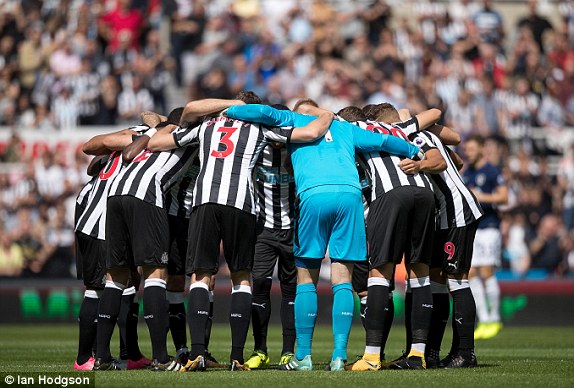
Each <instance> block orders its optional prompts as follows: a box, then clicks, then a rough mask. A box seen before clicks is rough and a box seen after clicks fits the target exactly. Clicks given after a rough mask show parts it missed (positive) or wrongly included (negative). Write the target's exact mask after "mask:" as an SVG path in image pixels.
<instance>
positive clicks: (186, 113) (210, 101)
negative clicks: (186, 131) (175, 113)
mask: <svg viewBox="0 0 574 388" xmlns="http://www.w3.org/2000/svg"><path fill="white" fill-rule="evenodd" d="M235 105H245V103H244V102H243V101H241V100H222V99H218V98H206V99H204V100H196V101H190V102H188V103H187V104H186V105H185V108H184V109H183V114H182V115H181V121H180V125H181V126H182V127H185V126H188V125H189V123H192V122H195V121H198V120H199V118H200V117H203V116H206V115H210V114H213V113H217V112H221V111H223V110H225V109H227V108H229V107H231V106H235Z"/></svg>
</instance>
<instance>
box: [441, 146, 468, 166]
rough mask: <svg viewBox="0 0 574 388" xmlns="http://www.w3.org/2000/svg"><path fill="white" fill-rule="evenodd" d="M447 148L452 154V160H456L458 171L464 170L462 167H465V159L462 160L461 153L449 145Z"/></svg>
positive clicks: (455, 164)
mask: <svg viewBox="0 0 574 388" xmlns="http://www.w3.org/2000/svg"><path fill="white" fill-rule="evenodd" d="M445 148H446V149H447V150H448V154H449V155H450V157H451V159H452V161H453V162H454V166H455V167H456V169H457V170H458V171H460V170H462V168H463V167H464V161H463V160H462V158H461V157H460V155H459V154H457V153H456V152H455V151H453V150H451V149H450V148H448V147H445Z"/></svg>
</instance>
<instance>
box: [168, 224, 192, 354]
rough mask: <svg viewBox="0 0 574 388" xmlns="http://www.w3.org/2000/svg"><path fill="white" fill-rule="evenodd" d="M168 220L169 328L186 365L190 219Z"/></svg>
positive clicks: (187, 351)
mask: <svg viewBox="0 0 574 388" xmlns="http://www.w3.org/2000/svg"><path fill="white" fill-rule="evenodd" d="M168 221H169V239H170V244H169V262H168V266H167V271H168V276H167V285H166V287H167V288H166V289H167V291H166V297H167V301H168V304H169V307H168V308H169V330H170V332H171V337H172V340H173V344H174V346H175V350H176V354H175V358H176V360H178V362H180V363H181V364H182V365H185V364H186V363H187V358H188V356H189V354H188V353H189V350H188V348H187V327H186V319H185V304H184V299H185V296H184V290H185V258H186V257H187V245H188V240H187V235H188V229H189V219H187V218H184V217H175V216H171V215H169V216H168Z"/></svg>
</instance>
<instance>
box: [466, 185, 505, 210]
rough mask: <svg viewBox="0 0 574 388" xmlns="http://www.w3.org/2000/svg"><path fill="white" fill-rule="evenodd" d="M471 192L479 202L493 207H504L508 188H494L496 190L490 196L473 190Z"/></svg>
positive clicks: (502, 186) (503, 186)
mask: <svg viewBox="0 0 574 388" xmlns="http://www.w3.org/2000/svg"><path fill="white" fill-rule="evenodd" d="M472 192H473V193H474V195H475V196H476V199H477V200H478V201H479V202H483V203H490V204H493V205H504V204H506V203H507V202H508V187H507V186H506V185H500V186H498V187H496V190H494V191H493V192H492V193H490V194H488V193H483V192H481V191H478V190H475V189H473V190H472Z"/></svg>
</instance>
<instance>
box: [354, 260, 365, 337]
mask: <svg viewBox="0 0 574 388" xmlns="http://www.w3.org/2000/svg"><path fill="white" fill-rule="evenodd" d="M368 279H369V262H368V261H359V262H356V263H354V266H353V277H352V279H351V284H352V285H353V291H355V293H356V294H357V296H358V297H359V302H360V314H361V324H362V325H363V328H364V329H365V330H366V326H365V316H366V315H365V309H366V307H367V299H368V294H369V293H368V291H367V288H368V286H367V282H368Z"/></svg>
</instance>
